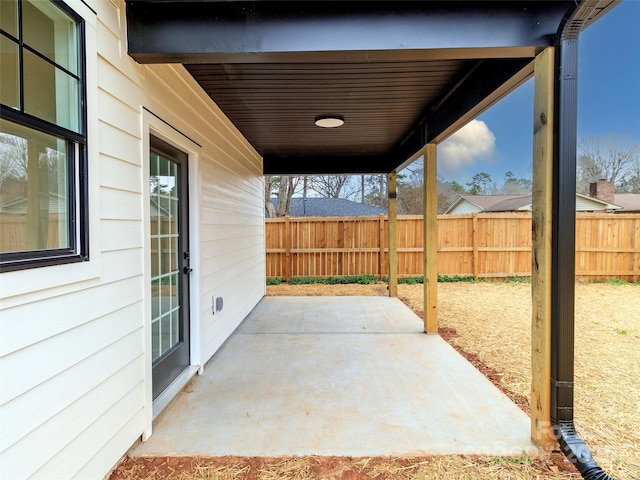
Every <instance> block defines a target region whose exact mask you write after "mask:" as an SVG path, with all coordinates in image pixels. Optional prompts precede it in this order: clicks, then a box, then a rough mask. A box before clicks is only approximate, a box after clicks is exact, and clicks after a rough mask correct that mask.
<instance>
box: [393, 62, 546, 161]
mask: <svg viewBox="0 0 640 480" xmlns="http://www.w3.org/2000/svg"><path fill="white" fill-rule="evenodd" d="M532 74H533V62H532V60H531V59H530V58H514V59H500V60H497V59H487V60H482V61H479V62H478V64H477V65H476V66H475V67H474V68H473V69H472V70H471V71H469V72H467V73H466V74H465V76H464V78H462V79H460V80H459V81H458V82H456V84H455V85H454V86H453V88H452V89H451V90H450V91H448V92H446V93H445V94H444V95H443V97H442V98H441V99H440V100H439V101H438V102H436V104H435V105H434V106H431V107H430V109H429V111H427V112H425V113H424V114H423V116H422V117H421V118H420V120H419V121H418V122H417V124H416V126H415V127H414V129H413V130H412V131H411V133H410V134H409V136H408V137H407V138H405V140H404V141H403V142H402V143H401V144H399V145H397V146H396V147H395V148H394V150H393V151H392V152H391V153H390V155H389V156H390V157H391V158H394V159H395V160H396V161H397V162H398V163H397V164H396V165H394V168H396V167H398V168H399V167H400V166H402V165H404V163H405V161H406V160H407V159H409V158H412V157H413V156H414V154H415V152H417V151H419V150H420V149H421V148H422V147H423V146H424V145H426V144H427V143H438V142H440V141H442V140H443V139H444V138H446V136H448V135H449V134H451V133H453V132H455V131H456V130H458V129H459V128H461V127H462V126H464V124H466V123H467V122H469V121H470V120H472V119H473V118H475V117H476V116H477V115H479V114H480V113H481V112H482V111H483V110H486V109H487V108H489V107H490V106H491V105H492V104H493V103H495V102H496V101H498V100H499V99H501V98H503V97H504V96H505V95H507V94H508V93H509V92H510V91H511V90H513V89H514V88H516V87H518V86H519V85H520V84H522V83H523V82H524V81H525V80H527V79H528V78H529V77H530V76H531V75H532Z"/></svg>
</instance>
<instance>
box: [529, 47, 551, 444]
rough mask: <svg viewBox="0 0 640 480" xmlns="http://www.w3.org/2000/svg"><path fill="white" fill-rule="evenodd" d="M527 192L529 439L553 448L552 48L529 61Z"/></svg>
mask: <svg viewBox="0 0 640 480" xmlns="http://www.w3.org/2000/svg"><path fill="white" fill-rule="evenodd" d="M534 71H535V87H534V98H533V102H534V107H533V190H532V195H533V198H532V202H533V203H532V240H533V247H532V256H531V257H532V265H531V293H532V322H531V375H532V377H531V439H532V440H533V442H534V443H535V444H536V445H538V446H539V447H541V448H542V449H543V450H545V451H549V450H551V449H552V448H554V447H555V445H556V441H555V439H554V438H553V436H552V435H551V434H552V429H551V268H552V265H551V248H552V244H551V239H552V236H551V235H552V230H551V227H552V225H551V219H552V216H553V210H552V200H553V195H552V194H553V140H554V133H553V132H554V48H553V47H549V48H547V49H545V50H544V51H543V52H542V53H540V54H539V55H538V56H537V57H536V59H535V67H534Z"/></svg>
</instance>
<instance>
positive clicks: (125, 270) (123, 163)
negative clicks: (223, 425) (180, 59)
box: [0, 0, 265, 479]
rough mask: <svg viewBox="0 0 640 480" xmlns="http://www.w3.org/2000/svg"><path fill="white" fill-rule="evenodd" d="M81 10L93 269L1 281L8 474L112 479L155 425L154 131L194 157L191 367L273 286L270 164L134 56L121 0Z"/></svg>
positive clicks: (175, 79) (0, 409)
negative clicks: (217, 305)
mask: <svg viewBox="0 0 640 480" xmlns="http://www.w3.org/2000/svg"><path fill="white" fill-rule="evenodd" d="M68 4H69V5H70V6H71V7H72V8H74V10H76V11H77V12H78V13H79V14H81V15H82V16H83V17H84V18H85V20H86V22H87V29H86V30H87V53H88V56H87V77H88V82H87V83H88V117H89V131H88V145H89V182H90V185H89V190H90V196H89V201H90V247H91V250H90V253H91V259H90V261H89V262H85V263H82V264H73V265H60V266H55V267H45V268H37V269H31V270H23V271H18V272H9V273H3V274H1V275H0V300H1V303H0V362H1V364H0V428H1V434H0V452H1V453H0V478H7V479H9V478H11V479H13V478H30V477H33V478H87V479H96V478H101V477H103V476H104V475H105V474H107V473H108V472H109V470H110V468H112V467H113V466H114V464H115V463H116V462H117V461H118V459H119V458H120V457H121V456H122V455H124V454H125V453H126V451H127V449H128V448H129V447H130V446H131V445H132V444H133V443H134V442H135V441H136V440H137V439H138V438H139V437H140V436H141V435H142V434H143V433H145V432H146V433H148V431H149V419H150V398H149V391H150V390H149V382H150V380H151V379H150V378H148V372H149V368H148V365H147V363H148V358H150V353H149V352H148V351H146V345H147V344H148V336H149V335H150V333H149V332H148V331H147V328H146V327H145V325H146V323H147V322H148V320H149V314H150V312H149V311H148V309H147V307H146V305H148V302H149V300H148V298H146V297H148V295H149V287H148V285H147V278H148V275H149V273H148V272H145V263H146V256H147V255H148V253H149V252H147V251H146V250H145V240H146V239H145V231H146V230H147V228H148V227H147V226H146V225H147V222H146V219H145V212H146V208H145V202H148V197H147V196H146V194H145V192H146V190H145V187H146V182H147V179H146V172H148V158H147V157H148V155H147V153H146V152H145V145H147V144H148V138H146V137H147V133H148V131H149V130H151V131H152V132H154V133H158V134H159V135H161V136H163V137H164V138H166V139H168V140H169V141H175V143H176V144H177V145H181V144H182V143H183V144H184V145H185V146H186V147H187V149H188V153H189V154H190V159H189V167H190V169H191V170H192V172H191V173H192V176H191V180H192V181H191V182H190V201H191V222H192V224H193V228H192V232H191V234H192V238H191V242H192V252H194V253H195V257H192V267H193V268H194V272H193V274H192V275H193V277H192V280H193V295H192V309H191V315H192V317H193V318H192V322H191V324H192V327H195V328H196V329H195V331H192V341H193V342H194V344H193V349H192V351H193V354H192V363H193V364H195V365H203V364H204V363H205V362H206V361H207V360H208V359H209V358H210V357H211V356H212V355H213V354H214V353H215V351H216V350H217V349H218V348H219V346H220V345H221V344H222V343H223V342H224V340H225V339H226V338H227V337H228V335H229V334H230V333H231V332H232V331H233V330H234V329H235V328H236V327H237V325H238V324H239V323H240V322H241V321H242V319H243V318H244V317H245V316H246V315H247V314H248V313H249V312H250V311H251V309H252V308H253V307H254V306H255V304H256V303H257V302H258V301H259V300H260V298H261V297H262V296H263V295H264V290H265V287H264V278H265V244H264V226H263V217H264V213H263V212H264V203H263V191H264V184H263V179H262V176H261V175H262V159H261V158H260V156H259V155H258V154H257V153H256V152H255V151H254V149H253V148H252V147H251V146H250V145H249V144H248V143H247V141H246V140H245V139H244V138H243V137H242V135H241V134H240V133H239V132H238V131H237V130H236V129H235V128H234V127H233V125H232V124H231V123H230V122H229V121H228V119H226V117H225V116H224V115H223V114H222V112H221V111H220V110H219V109H218V107H217V106H216V105H215V104H214V103H213V102H212V101H211V100H210V99H209V98H208V97H207V96H206V94H204V92H202V91H201V89H200V88H199V86H198V85H197V84H196V83H195V81H194V80H193V79H192V78H191V77H190V76H189V75H188V74H187V72H186V71H185V70H184V69H183V67H181V66H179V65H152V66H143V65H138V64H136V63H135V62H134V61H133V60H132V59H131V58H130V57H129V56H128V55H127V54H126V39H125V23H126V22H125V17H124V14H125V7H124V2H123V1H116V0H114V1H110V0H86V4H85V3H82V2H80V1H79V0H68ZM87 5H88V7H90V8H87ZM92 10H93V11H92ZM149 112H152V113H149ZM158 118H159V119H161V120H158ZM178 131H179V132H181V133H179V132H178ZM187 137H188V138H187ZM181 142H182V143H181ZM194 172H195V173H194ZM212 296H221V297H223V298H224V309H223V310H222V311H220V312H217V313H216V314H215V315H213V314H212V311H211V299H212Z"/></svg>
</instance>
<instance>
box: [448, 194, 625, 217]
mask: <svg viewBox="0 0 640 480" xmlns="http://www.w3.org/2000/svg"><path fill="white" fill-rule="evenodd" d="M531 203H532V200H531V195H461V196H460V197H459V198H458V199H457V200H456V201H455V202H453V204H452V205H451V206H450V207H449V208H448V209H447V210H446V211H445V212H444V214H445V215H456V214H458V215H459V214H469V213H480V212H527V211H531ZM621 209H622V207H621V206H620V205H617V204H615V203H609V202H606V201H604V200H600V199H597V198H592V197H588V196H587V195H582V194H580V193H577V194H576V211H577V212H596V211H603V212H612V211H618V210H621Z"/></svg>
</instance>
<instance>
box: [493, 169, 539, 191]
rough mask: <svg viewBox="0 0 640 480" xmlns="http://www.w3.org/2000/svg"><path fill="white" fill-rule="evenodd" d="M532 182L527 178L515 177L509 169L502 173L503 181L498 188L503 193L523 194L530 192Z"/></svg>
mask: <svg viewBox="0 0 640 480" xmlns="http://www.w3.org/2000/svg"><path fill="white" fill-rule="evenodd" d="M531 188H532V182H531V180H529V179H528V178H516V176H515V175H514V174H513V172H512V171H511V170H509V171H508V172H507V173H505V174H504V183H503V184H502V187H501V188H500V193H502V194H503V195H523V194H527V193H531Z"/></svg>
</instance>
